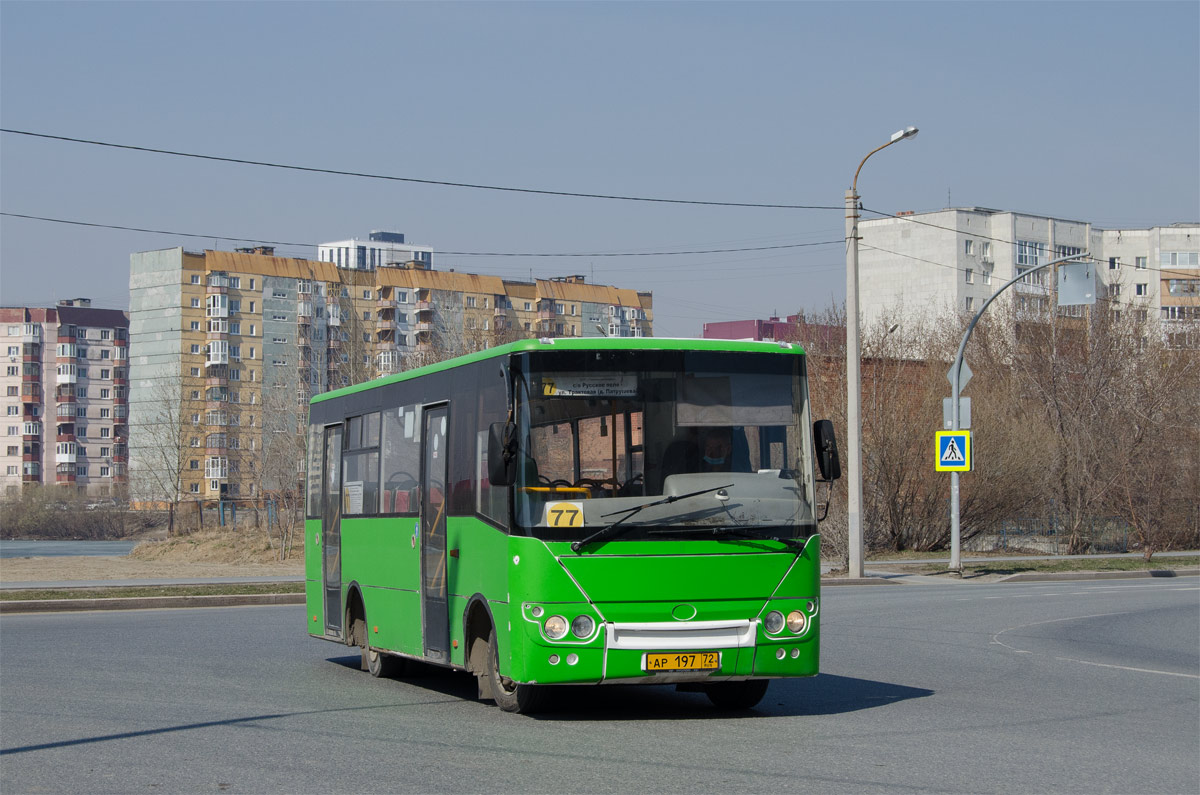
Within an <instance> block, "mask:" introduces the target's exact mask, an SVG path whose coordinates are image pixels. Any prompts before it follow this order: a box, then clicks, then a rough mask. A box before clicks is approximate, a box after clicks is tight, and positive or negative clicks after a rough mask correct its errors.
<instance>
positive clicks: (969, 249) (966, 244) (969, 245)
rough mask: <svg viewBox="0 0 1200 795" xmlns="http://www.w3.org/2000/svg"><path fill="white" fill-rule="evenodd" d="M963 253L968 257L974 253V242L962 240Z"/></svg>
mask: <svg viewBox="0 0 1200 795" xmlns="http://www.w3.org/2000/svg"><path fill="white" fill-rule="evenodd" d="M963 253H964V254H966V255H967V256H968V257H969V256H971V255H972V254H974V253H975V241H974V240H964V241H963Z"/></svg>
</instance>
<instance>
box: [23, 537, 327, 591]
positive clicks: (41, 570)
mask: <svg viewBox="0 0 1200 795" xmlns="http://www.w3.org/2000/svg"><path fill="white" fill-rule="evenodd" d="M297 540H298V541H299V542H300V543H299V544H298V545H294V546H293V548H292V552H291V555H290V556H289V558H288V560H286V561H283V562H280V561H279V560H278V559H277V556H278V553H277V551H276V550H273V549H271V548H270V547H269V546H268V545H267V542H266V539H265V537H264V536H263V535H261V534H254V533H245V532H236V533H231V532H225V531H205V532H200V533H193V534H192V535H187V536H179V537H175V538H170V539H163V540H151V541H144V542H142V543H141V544H138V546H136V547H134V549H133V551H132V552H130V553H129V555H128V556H127V557H47V558H6V559H5V560H3V561H2V562H0V582H3V583H6V584H10V585H11V584H13V583H20V582H62V581H69V580H132V579H190V578H197V579H201V578H208V577H300V576H303V574H304V546H303V534H298V539H297Z"/></svg>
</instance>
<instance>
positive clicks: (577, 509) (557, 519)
mask: <svg viewBox="0 0 1200 795" xmlns="http://www.w3.org/2000/svg"><path fill="white" fill-rule="evenodd" d="M546 526H547V527H583V503H582V502H550V503H546Z"/></svg>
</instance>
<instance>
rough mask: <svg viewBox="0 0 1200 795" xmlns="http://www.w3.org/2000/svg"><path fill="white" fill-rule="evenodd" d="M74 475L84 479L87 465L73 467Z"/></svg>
mask: <svg viewBox="0 0 1200 795" xmlns="http://www.w3.org/2000/svg"><path fill="white" fill-rule="evenodd" d="M75 475H76V476H77V477H81V478H86V477H87V464H78V465H76V467H75Z"/></svg>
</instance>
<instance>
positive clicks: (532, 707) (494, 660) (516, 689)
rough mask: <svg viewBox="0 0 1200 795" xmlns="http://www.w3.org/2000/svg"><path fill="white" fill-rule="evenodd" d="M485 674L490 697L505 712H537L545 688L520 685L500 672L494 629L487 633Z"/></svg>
mask: <svg viewBox="0 0 1200 795" xmlns="http://www.w3.org/2000/svg"><path fill="white" fill-rule="evenodd" d="M486 651H487V657H486V658H485V659H486V660H487V676H488V679H490V680H491V683H492V698H493V699H495V701H496V706H498V707H499V708H500V709H502V710H504V711H505V712H521V713H524V714H526V715H528V714H530V713H532V712H537V711H538V710H539V709H541V708H542V706H543V705H544V704H545V701H546V690H545V688H544V687H538V686H537V685H522V684H518V683H517V682H514V681H512V680H511V679H509V678H508V677H506V676H504V675H502V674H501V673H500V660H499V654H498V652H497V651H496V630H495V628H493V629H492V631H491V634H489V635H488V646H487V650H486Z"/></svg>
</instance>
